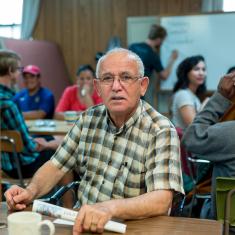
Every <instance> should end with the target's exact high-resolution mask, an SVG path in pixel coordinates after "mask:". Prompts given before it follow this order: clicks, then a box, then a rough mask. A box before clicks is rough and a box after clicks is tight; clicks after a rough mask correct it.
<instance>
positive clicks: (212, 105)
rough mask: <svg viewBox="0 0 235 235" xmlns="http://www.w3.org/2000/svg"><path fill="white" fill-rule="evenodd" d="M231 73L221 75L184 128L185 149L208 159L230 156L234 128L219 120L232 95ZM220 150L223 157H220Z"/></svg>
mask: <svg viewBox="0 0 235 235" xmlns="http://www.w3.org/2000/svg"><path fill="white" fill-rule="evenodd" d="M234 82H235V73H234V74H233V75H230V76H228V75H226V76H224V77H223V78H222V79H221V81H220V83H219V85H218V92H216V93H215V94H214V95H213V96H212V97H211V98H210V99H209V101H208V102H207V104H206V105H205V107H204V109H203V110H202V111H201V112H200V113H198V114H197V115H196V117H195V119H194V121H193V123H192V124H191V125H190V126H189V127H188V128H187V129H186V131H185V133H184V135H183V139H182V143H183V145H184V146H185V147H186V149H187V150H188V151H190V152H192V153H194V154H197V155H200V158H204V159H207V160H210V161H214V162H219V161H224V160H232V159H230V158H233V155H232V154H228V153H231V152H232V151H234V147H233V146H234V139H235V132H234V131H232V130H233V129H234V125H235V124H234V121H233V122H222V123H221V122H219V120H220V118H221V117H222V116H223V114H224V113H225V112H226V110H227V109H228V108H229V107H230V106H231V104H232V102H231V100H232V99H233V98H234V96H235V86H234ZM221 154H223V158H222V159H221Z"/></svg>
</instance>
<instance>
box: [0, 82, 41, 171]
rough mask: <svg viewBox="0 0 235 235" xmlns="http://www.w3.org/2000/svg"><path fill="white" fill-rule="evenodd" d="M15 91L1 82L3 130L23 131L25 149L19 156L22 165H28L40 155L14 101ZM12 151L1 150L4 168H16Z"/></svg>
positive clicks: (0, 103)
mask: <svg viewBox="0 0 235 235" xmlns="http://www.w3.org/2000/svg"><path fill="white" fill-rule="evenodd" d="M13 96H14V93H13V92H12V91H11V90H10V89H9V88H8V87H6V86H3V85H1V84H0V112H1V113H0V120H1V123H0V126H1V130H18V131H19V132H20V133H21V136H22V140H23V143H24V149H23V152H22V153H21V154H18V157H19V159H20V161H21V164H22V165H28V164H30V163H32V162H33V161H35V158H36V157H38V156H39V154H38V153H37V152H35V148H36V143H35V142H34V141H33V140H32V138H31V137H30V135H29V133H28V130H27V127H26V124H25V122H24V118H23V116H22V114H21V112H20V111H19V109H18V107H17V105H16V104H15V103H14V102H13V101H12V98H13ZM12 159H13V156H12V154H11V153H6V152H1V164H2V165H1V167H2V169H4V170H8V171H10V170H12V169H13V168H15V166H14V164H13V160H12Z"/></svg>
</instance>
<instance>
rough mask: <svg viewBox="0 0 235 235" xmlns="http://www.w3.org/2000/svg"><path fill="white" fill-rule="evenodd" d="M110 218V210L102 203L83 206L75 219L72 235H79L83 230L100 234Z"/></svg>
mask: <svg viewBox="0 0 235 235" xmlns="http://www.w3.org/2000/svg"><path fill="white" fill-rule="evenodd" d="M111 218H112V213H111V210H110V209H109V208H108V207H105V206H104V205H103V204H102V203H97V204H95V205H83V206H82V207H81V209H80V210H79V213H78V216H77V218H76V221H75V224H74V227H73V235H78V234H81V233H82V231H83V230H86V231H92V232H96V233H102V232H103V231H104V225H105V224H106V223H107V222H108V221H109V220H110V219H111Z"/></svg>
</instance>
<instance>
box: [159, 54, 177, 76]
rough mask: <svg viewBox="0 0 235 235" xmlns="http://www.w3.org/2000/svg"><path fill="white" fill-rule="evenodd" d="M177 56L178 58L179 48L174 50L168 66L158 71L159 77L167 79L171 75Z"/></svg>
mask: <svg viewBox="0 0 235 235" xmlns="http://www.w3.org/2000/svg"><path fill="white" fill-rule="evenodd" d="M177 58H178V51H177V50H174V51H172V53H171V56H170V59H169V61H168V64H167V66H166V68H165V69H164V70H162V71H161V72H159V73H158V75H159V78H160V79H161V80H166V79H167V78H168V77H169V75H170V73H171V71H172V67H173V65H174V63H175V61H176V59H177Z"/></svg>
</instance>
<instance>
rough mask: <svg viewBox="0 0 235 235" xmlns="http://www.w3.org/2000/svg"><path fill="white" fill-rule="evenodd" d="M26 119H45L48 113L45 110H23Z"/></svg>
mask: <svg viewBox="0 0 235 235" xmlns="http://www.w3.org/2000/svg"><path fill="white" fill-rule="evenodd" d="M22 113H23V116H24V119H25V120H31V119H44V118H45V117H46V115H47V113H46V112H45V111H44V110H34V111H27V112H22Z"/></svg>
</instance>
